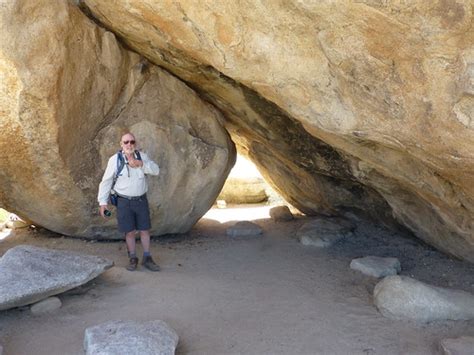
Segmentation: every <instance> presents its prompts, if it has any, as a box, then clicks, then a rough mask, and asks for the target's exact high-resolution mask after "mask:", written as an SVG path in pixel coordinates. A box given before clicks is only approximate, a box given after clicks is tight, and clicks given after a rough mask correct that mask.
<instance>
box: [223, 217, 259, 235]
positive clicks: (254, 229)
mask: <svg viewBox="0 0 474 355" xmlns="http://www.w3.org/2000/svg"><path fill="white" fill-rule="evenodd" d="M225 233H226V235H228V236H229V237H248V236H256V235H260V234H262V233H263V230H262V228H261V227H260V226H259V225H258V224H255V223H252V222H249V221H240V222H237V223H236V224H234V225H233V226H231V227H229V228H227V229H226V231H225Z"/></svg>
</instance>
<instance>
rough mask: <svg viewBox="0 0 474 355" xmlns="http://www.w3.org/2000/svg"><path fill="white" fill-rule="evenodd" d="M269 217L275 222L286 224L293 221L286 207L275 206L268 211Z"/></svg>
mask: <svg viewBox="0 0 474 355" xmlns="http://www.w3.org/2000/svg"><path fill="white" fill-rule="evenodd" d="M269 212H270V217H271V218H272V219H273V220H274V221H277V222H287V221H291V220H293V219H294V216H293V214H292V213H291V211H290V209H289V208H288V206H276V207H273V208H271V209H270V211H269Z"/></svg>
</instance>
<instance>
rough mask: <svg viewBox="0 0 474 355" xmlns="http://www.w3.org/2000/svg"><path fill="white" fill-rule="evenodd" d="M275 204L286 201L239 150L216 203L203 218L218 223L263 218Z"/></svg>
mask: <svg viewBox="0 0 474 355" xmlns="http://www.w3.org/2000/svg"><path fill="white" fill-rule="evenodd" d="M260 197H261V198H260ZM239 200H240V201H239ZM250 200H253V201H250ZM249 202H250V203H249ZM278 204H285V201H284V200H283V199H282V198H281V197H280V196H279V195H278V194H277V193H276V192H275V191H274V190H273V189H272V188H271V187H270V186H269V185H268V184H267V183H266V182H265V180H264V179H263V177H262V175H261V174H260V172H259V171H258V169H257V167H256V166H255V165H254V164H253V163H252V162H251V161H250V160H247V159H246V158H244V157H243V156H241V155H240V154H238V155H237V161H236V163H235V165H234V167H233V168H232V170H231V172H230V173H229V177H228V178H227V181H226V183H225V185H224V187H223V188H222V191H221V193H220V195H219V196H218V197H217V201H216V203H215V204H214V206H213V207H212V208H211V209H210V210H209V211H207V213H206V214H205V215H204V216H203V217H202V218H203V219H212V220H215V221H219V222H220V223H226V222H229V221H243V220H245V221H252V220H256V219H265V218H270V213H269V211H270V208H272V207H273V206H275V205H278Z"/></svg>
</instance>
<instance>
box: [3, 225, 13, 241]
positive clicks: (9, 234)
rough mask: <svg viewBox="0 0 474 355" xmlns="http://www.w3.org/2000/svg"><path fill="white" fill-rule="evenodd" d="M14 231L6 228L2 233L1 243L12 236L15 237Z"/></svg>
mask: <svg viewBox="0 0 474 355" xmlns="http://www.w3.org/2000/svg"><path fill="white" fill-rule="evenodd" d="M12 231H13V229H8V228H5V229H4V230H3V231H1V232H0V242H1V241H3V240H4V239H6V238H8V237H10V236H13V233H12Z"/></svg>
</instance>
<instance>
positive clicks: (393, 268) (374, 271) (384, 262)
mask: <svg viewBox="0 0 474 355" xmlns="http://www.w3.org/2000/svg"><path fill="white" fill-rule="evenodd" d="M350 268H351V269H353V270H357V271H360V272H361V273H363V274H365V275H369V276H373V277H385V276H390V275H396V274H398V273H399V272H400V271H401V267H400V261H398V259H397V258H382V257H379V256H366V257H363V258H358V259H354V260H352V261H351V265H350Z"/></svg>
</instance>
